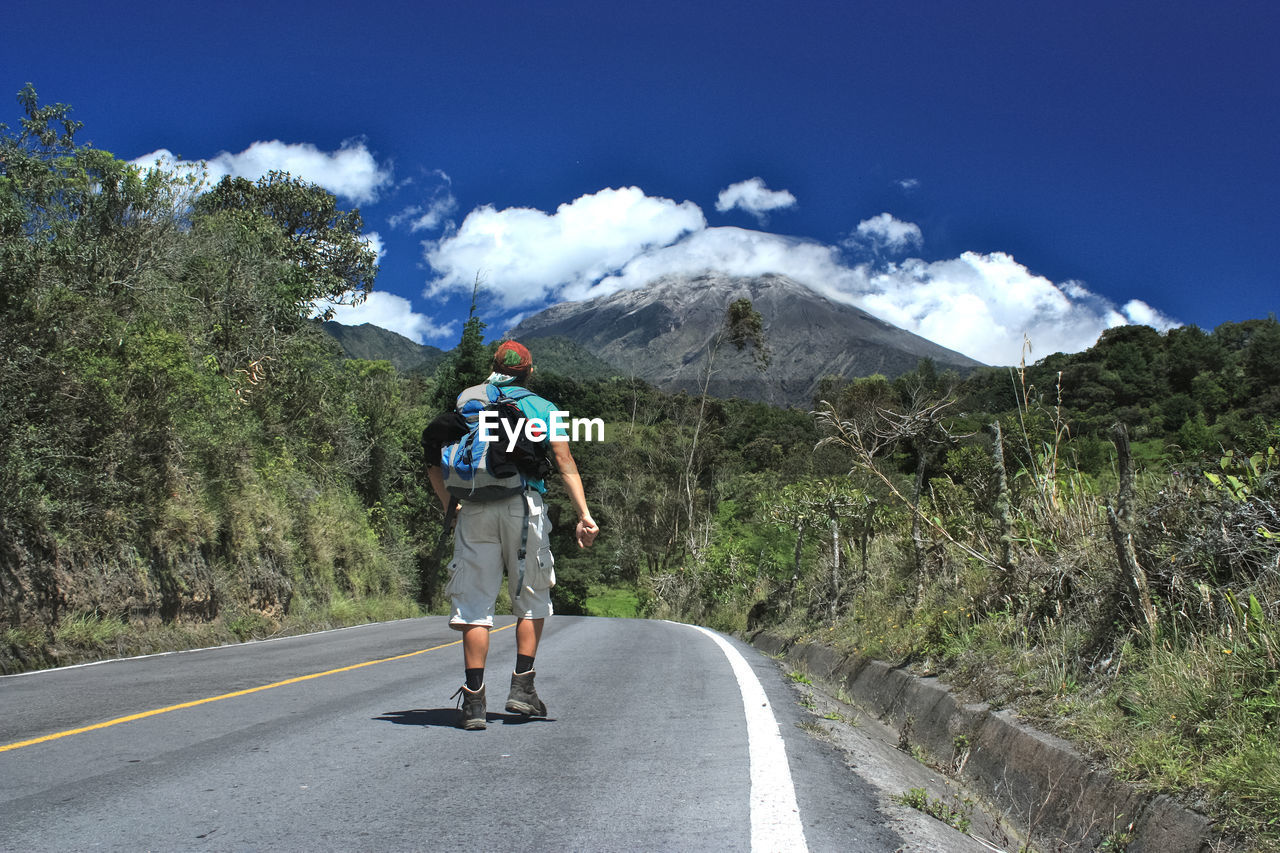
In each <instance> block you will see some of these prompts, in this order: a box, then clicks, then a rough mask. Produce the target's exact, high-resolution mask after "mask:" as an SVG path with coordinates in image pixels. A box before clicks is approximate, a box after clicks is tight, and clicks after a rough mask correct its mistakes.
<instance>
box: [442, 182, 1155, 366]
mask: <svg viewBox="0 0 1280 853" xmlns="http://www.w3.org/2000/svg"><path fill="white" fill-rule="evenodd" d="M868 223H870V224H868ZM863 225H865V226H866V228H865V229H861V230H863V231H864V233H866V234H868V235H872V236H876V237H878V238H879V239H882V240H891V239H896V241H897V242H898V243H899V244H901V245H904V246H905V245H912V244H914V245H918V244H919V237H918V236H917V235H918V231H919V229H918V228H916V227H915V226H913V225H912V224H911V223H903V222H899V221H898V220H894V219H893V218H892V217H889V216H888V215H887V214H884V215H881V216H879V217H874V218H872V219H869V220H866V222H864V223H863ZM426 245H427V249H428V251H427V260H428V261H429V262H430V263H431V265H432V266H433V267H434V268H435V270H436V271H437V272H438V273H439V276H440V277H439V278H437V279H435V280H434V281H432V282H431V283H430V285H429V287H428V292H429V293H439V292H443V291H446V290H464V291H469V290H470V288H471V286H472V283H473V281H474V279H475V276H476V274H477V273H480V274H481V276H482V280H483V282H484V286H485V287H486V289H488V290H490V291H492V292H493V293H494V294H495V295H496V296H497V298H498V300H499V302H501V303H502V305H503V306H504V307H508V308H516V307H520V308H535V309H536V308H538V307H541V306H542V305H543V304H545V303H547V302H549V301H562V300H566V299H589V298H592V297H595V296H602V295H606V294H610V293H614V292H617V291H619V290H627V289H634V288H639V287H643V286H644V285H645V284H647V283H649V282H651V281H653V280H654V279H656V278H659V277H661V276H664V275H689V276H692V275H696V274H698V273H702V272H706V271H709V270H714V271H719V272H723V273H726V274H728V275H739V276H757V275H763V274H765V273H779V274H782V275H786V276H788V277H790V278H792V279H795V280H796V281H798V282H800V283H801V284H804V285H807V286H808V287H810V288H812V289H813V290H815V291H816V292H818V293H820V294H822V295H824V296H826V297H828V298H830V299H832V300H835V301H839V302H843V303H846V304H850V305H856V306H858V307H860V308H862V309H863V310H865V311H868V312H869V313H871V314H873V315H875V316H877V317H880V318H881V319H883V320H885V321H886V322H889V323H892V324H894V325H896V326H899V327H901V328H904V329H906V330H908V331H911V332H915V333H916V334H918V335H921V336H923V337H925V338H928V339H930V340H932V341H935V342H937V343H939V344H941V345H943V346H946V347H949V348H951V349H954V350H957V351H958V352H962V353H964V354H966V355H969V356H971V357H973V358H976V359H978V360H979V361H984V362H987V363H989V364H1015V363H1016V362H1017V361H1018V358H1019V356H1020V354H1021V347H1022V340H1023V335H1024V334H1025V335H1027V336H1029V337H1030V338H1031V341H1032V344H1033V345H1034V346H1035V351H1036V352H1037V353H1051V352H1056V351H1064V352H1077V351H1079V350H1082V349H1085V348H1087V347H1089V346H1091V345H1092V344H1093V343H1094V342H1095V341H1096V340H1097V338H1098V335H1100V334H1101V333H1102V332H1103V331H1104V330H1106V329H1108V328H1110V327H1112V326H1116V325H1122V324H1125V323H1130V322H1134V323H1146V324H1149V325H1153V326H1155V327H1156V328H1158V329H1165V328H1169V327H1170V326H1172V325H1175V322H1174V321H1173V320H1171V319H1170V318H1168V317H1166V316H1164V315H1163V314H1161V313H1160V312H1159V311H1157V310H1155V309H1153V308H1151V307H1150V306H1148V305H1147V304H1146V303H1143V302H1140V301H1137V300H1133V301H1130V302H1128V303H1126V304H1125V305H1124V306H1123V308H1117V307H1116V306H1115V305H1114V304H1113V303H1112V302H1111V301H1109V300H1108V299H1106V298H1105V297H1103V296H1100V295H1098V294H1095V293H1093V292H1092V291H1090V290H1089V289H1088V287H1086V286H1085V285H1084V284H1082V283H1081V282H1078V281H1072V280H1068V281H1064V282H1062V283H1060V284H1059V283H1054V282H1053V281H1051V280H1049V279H1047V278H1045V277H1043V276H1040V275H1036V274H1035V273H1033V272H1031V271H1030V270H1028V269H1027V268H1026V267H1025V266H1024V265H1022V264H1020V263H1019V262H1018V261H1016V260H1015V259H1014V258H1013V257H1012V256H1010V255H1008V254H1005V253H1002V252H993V253H990V254H980V253H976V252H965V253H963V254H961V255H960V256H959V257H957V258H951V259H944V260H938V261H925V260H921V259H919V258H909V259H906V260H902V261H899V262H897V263H889V264H885V265H883V266H874V265H872V264H870V263H861V264H850V263H849V262H848V261H847V260H846V259H845V257H844V255H843V254H842V252H841V248H840V247H839V246H830V245H826V244H823V243H818V242H815V241H812V240H799V239H795V238H790V237H782V236H779V235H776V234H770V233H767V232H763V231H756V230H751V229H746V228H729V227H724V228H708V227H706V224H705V219H703V217H702V213H701V211H700V210H699V209H698V208H697V206H696V205H693V204H691V203H689V202H685V203H683V204H676V203H675V202H672V201H671V200H669V199H661V198H649V197H646V196H644V194H643V193H641V191H640V190H638V189H635V188H630V189H627V190H603V191H601V192H599V193H596V194H595V195H591V196H583V197H582V198H580V199H578V200H577V201H575V202H573V203H572V204H569V205H562V206H561V207H560V208H559V209H558V210H557V211H556V213H555V214H546V213H543V212H541V211H537V210H529V209H510V210H503V211H498V210H495V209H493V208H491V207H483V208H478V209H477V210H474V211H472V213H471V214H470V215H469V216H468V217H467V218H466V220H465V221H464V222H463V224H462V227H461V228H460V229H459V230H458V232H457V233H456V234H454V235H452V236H450V237H447V238H444V239H442V240H439V241H435V242H431V243H428V244H426Z"/></svg>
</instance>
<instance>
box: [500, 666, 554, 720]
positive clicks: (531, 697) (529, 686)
mask: <svg viewBox="0 0 1280 853" xmlns="http://www.w3.org/2000/svg"><path fill="white" fill-rule="evenodd" d="M533 674H534V673H533V670H529V671H528V672H519V673H517V672H513V673H511V692H510V693H509V694H507V710H508V711H510V712H511V713H513V714H524V715H525V716H526V717H545V716H546V715H547V706H546V705H544V704H543V703H542V700H541V699H539V698H538V691H537V690H535V689H533Z"/></svg>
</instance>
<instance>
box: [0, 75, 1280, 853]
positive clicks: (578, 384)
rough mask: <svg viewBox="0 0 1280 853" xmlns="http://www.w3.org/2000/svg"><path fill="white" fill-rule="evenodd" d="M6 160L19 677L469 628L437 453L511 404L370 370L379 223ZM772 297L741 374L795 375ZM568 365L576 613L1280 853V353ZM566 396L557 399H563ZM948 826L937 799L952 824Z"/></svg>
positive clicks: (483, 356)
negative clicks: (853, 662)
mask: <svg viewBox="0 0 1280 853" xmlns="http://www.w3.org/2000/svg"><path fill="white" fill-rule="evenodd" d="M19 100H20V103H21V104H22V106H23V108H24V110H25V116H24V117H23V118H22V119H21V121H20V124H19V126H18V127H17V128H14V129H7V128H6V129H4V130H3V133H2V134H0V137H2V138H0V671H6V672H11V671H16V670H20V669H27V668H35V667H42V666H49V665H55V664H60V663H70V662H74V661H79V660H86V659H92V658H100V657H104V656H114V655H119V654H129V653H139V652H148V651H159V650H164V649H173V648H185V647H191V646H196V645H206V644H209V643H217V642H234V641H238V640H246V639H251V638H258V637H265V636H271V635H276V634H280V633H285V632H292V631H302V630H310V629H315V628H327V627H337V626H340V625H347V624H355V623H357V622H361V621H370V620H385V619H393V618H402V617H405V616H412V615H416V614H420V613H424V612H442V608H443V606H444V602H443V598H442V590H443V580H444V573H445V568H444V563H445V556H444V554H443V553H442V549H441V548H440V547H439V543H440V534H441V532H442V531H441V517H440V516H441V514H440V512H439V508H438V506H437V503H436V501H435V499H434V497H433V496H432V495H431V493H430V488H429V486H428V485H427V481H426V478H425V476H424V473H423V459H422V454H421V449H420V435H421V431H422V428H423V427H424V426H425V425H426V423H427V422H428V421H429V420H430V419H431V418H432V417H433V416H434V415H435V414H436V413H437V412H438V411H440V409H441V408H443V407H444V406H446V405H447V404H448V401H449V400H450V399H451V398H452V396H453V394H455V393H456V391H457V390H458V389H459V388H461V387H463V386H464V385H466V384H469V383H472V382H475V381H479V379H481V378H482V377H483V376H484V375H485V373H487V370H486V365H487V361H488V357H489V353H490V352H491V346H492V344H488V345H487V344H485V343H484V330H485V329H484V324H483V323H482V322H481V321H480V320H479V318H478V312H477V311H476V310H473V312H472V316H471V317H470V319H469V320H468V322H467V323H466V326H465V328H464V330H463V334H462V338H461V340H460V342H459V345H458V346H457V347H456V348H455V349H454V350H453V351H452V352H451V353H449V355H448V357H447V358H446V360H445V361H444V363H443V364H441V365H440V366H439V367H438V368H437V369H436V370H435V372H434V373H432V374H430V375H424V374H413V375H402V374H399V373H398V372H397V371H396V370H395V369H394V368H393V367H392V366H391V364H390V363H389V362H386V361H369V360H357V359H344V358H342V357H341V355H340V351H339V350H338V348H337V347H336V345H335V344H334V343H333V341H332V340H331V339H330V338H328V337H327V336H326V335H325V334H324V332H323V331H322V329H321V327H320V324H319V322H317V319H318V318H317V316H316V309H315V305H316V304H318V303H322V302H324V301H326V300H327V301H338V300H347V301H351V300H358V299H360V298H362V296H363V295H364V294H365V293H366V292H367V291H368V289H369V288H370V287H371V286H372V282H373V280H374V277H375V275H376V271H377V268H376V257H375V256H374V253H373V252H372V251H371V250H370V249H369V247H368V245H367V244H366V243H365V242H364V241H363V239H362V238H361V229H362V223H361V221H360V217H359V213H358V212H355V211H343V210H340V209H339V208H338V207H337V206H336V203H335V200H334V198H333V197H332V196H331V195H329V194H328V193H326V192H325V191H324V190H322V189H321V188H319V187H316V186H313V185H309V184H306V183H304V182H300V181H298V180H296V179H294V178H292V177H290V176H288V175H283V174H272V175H269V176H267V177H265V178H263V179H262V180H260V181H257V182H248V181H244V180H242V179H234V178H229V179H224V180H223V181H222V182H221V183H219V184H218V185H217V186H216V187H214V188H213V189H212V190H210V191H208V192H201V191H200V187H199V186H198V184H197V182H196V181H195V180H194V179H193V178H191V177H189V176H186V177H184V176H182V175H173V174H165V173H162V172H150V173H147V174H139V173H138V172H137V171H136V170H134V169H132V168H131V167H129V166H128V165H127V164H124V163H122V162H120V161H118V160H116V159H115V158H113V157H112V156H111V155H110V154H109V153H107V152H104V151H100V150H96V149H93V148H91V147H87V146H83V145H80V144H79V143H77V142H76V139H75V134H76V131H77V130H78V126H77V125H76V124H75V122H74V121H73V120H72V119H71V115H70V111H69V109H68V108H67V107H65V106H63V105H52V106H41V105H40V104H39V102H38V101H37V100H36V97H35V93H34V91H32V90H30V89H29V88H28V89H27V90H24V92H23V93H22V94H21V96H20V98H19ZM770 346H771V342H770V341H768V340H767V339H766V338H765V335H764V330H763V327H762V325H761V324H760V322H759V317H758V315H756V314H755V312H754V311H753V310H752V309H751V306H750V304H749V303H748V304H745V305H743V304H739V303H735V305H734V306H731V309H730V310H729V311H728V312H727V314H726V318H725V325H724V327H723V329H722V330H721V333H720V334H719V335H718V336H717V337H716V338H715V341H714V343H713V345H712V347H711V348H710V350H709V352H708V353H707V355H706V359H705V366H704V370H705V374H704V379H705V381H704V382H703V387H704V388H705V387H709V386H710V384H711V380H712V378H713V376H714V374H715V371H716V365H717V364H718V363H723V359H724V358H726V357H728V356H729V354H730V353H733V354H734V357H742V356H743V355H748V354H749V355H750V357H752V358H753V359H755V361H756V363H757V364H765V363H767V360H768V357H769V349H770ZM552 347H553V353H552V356H553V357H550V358H549V359H548V360H547V361H546V362H542V361H540V359H539V351H538V349H537V346H536V343H535V345H534V346H533V350H534V357H535V362H537V363H539V365H540V369H539V371H538V372H537V373H535V378H534V383H533V387H534V389H535V390H537V391H538V392H539V393H541V394H543V395H544V396H546V397H547V398H549V399H551V400H553V401H554V402H556V403H557V404H558V405H559V406H560V407H561V408H562V409H567V410H568V411H570V412H571V413H573V414H574V415H581V416H587V417H600V418H603V419H604V420H605V421H606V424H607V428H606V440H605V441H604V442H601V443H582V444H579V445H577V446H575V448H574V454H575V456H576V457H577V459H578V464H579V467H580V469H581V471H582V473H583V476H584V478H585V481H586V488H587V495H588V499H589V501H590V503H591V506H592V510H593V513H594V515H595V516H596V518H597V520H598V521H599V522H600V523H601V525H602V529H603V531H604V532H603V535H602V537H601V540H600V541H599V543H598V544H597V546H596V547H595V548H592V549H589V550H579V549H577V548H576V547H574V545H573V543H572V540H571V538H570V536H571V533H570V531H571V529H572V524H571V523H569V522H570V521H571V518H570V515H569V514H570V512H571V510H570V508H569V506H568V504H567V502H566V501H565V500H564V496H563V495H562V494H560V493H559V492H557V490H556V489H555V488H554V487H553V490H552V495H551V512H552V516H553V519H555V518H559V519H560V523H558V524H557V530H556V533H555V534H554V535H555V537H556V539H555V540H554V548H555V552H556V559H557V563H556V572H557V576H558V578H559V581H560V582H559V584H558V587H557V592H556V607H557V611H558V612H561V613H593V614H596V615H607V616H631V615H642V616H654V617H662V618H672V619H682V620H688V621H694V622H699V623H702V624H707V625H711V626H713V627H716V628H719V629H721V630H725V631H734V632H743V631H748V630H758V629H762V628H770V629H771V630H774V631H777V632H781V633H784V634H788V635H790V636H794V637H806V638H809V639H816V640H820V641H822V642H825V643H829V644H831V645H833V646H836V647H838V648H840V649H842V650H846V651H850V652H856V653H857V654H861V655H866V656H870V657H876V658H880V659H884V660H889V661H892V662H894V663H901V664H905V665H909V666H912V667H914V668H916V669H917V670H919V671H922V672H931V673H937V674H940V675H942V676H943V677H944V678H945V679H946V680H948V681H949V682H951V683H953V684H955V685H957V686H958V687H960V688H961V689H963V690H965V691H967V692H969V693H970V694H972V695H973V696H974V697H980V698H982V699H984V700H986V701H988V702H991V703H993V704H995V705H998V706H1008V707H1016V708H1017V709H1019V711H1020V712H1021V713H1023V714H1025V715H1027V716H1029V717H1031V718H1032V719H1034V720H1036V721H1037V722H1038V724H1040V725H1041V726H1043V727H1045V728H1048V729H1050V730H1053V731H1055V732H1057V733H1059V734H1062V735H1064V736H1066V737H1068V738H1070V739H1072V740H1073V741H1074V742H1076V743H1077V744H1078V745H1079V746H1080V747H1081V748H1082V749H1083V750H1085V751H1086V752H1088V753H1089V754H1091V755H1093V756H1095V757H1096V758H1097V759H1098V760H1099V761H1102V762H1105V763H1107V764H1109V765H1110V766H1112V767H1114V768H1116V769H1117V770H1118V771H1119V772H1120V773H1121V774H1123V775H1124V776H1126V777H1127V778H1129V779H1131V780H1133V781H1135V782H1137V783H1139V784H1142V785H1145V786H1149V787H1150V788H1153V789H1156V790H1161V791H1169V792H1173V793H1176V794H1178V795H1179V796H1180V797H1182V798H1183V799H1184V800H1185V801H1188V802H1190V803H1191V804H1193V805H1197V806H1199V807H1201V808H1203V809H1205V810H1207V811H1208V812H1210V813H1211V814H1212V815H1214V817H1215V818H1216V819H1218V820H1219V821H1220V824H1221V826H1222V827H1223V828H1224V829H1225V830H1226V831H1228V832H1230V833H1233V834H1235V835H1236V836H1238V837H1240V838H1242V839H1245V840H1246V841H1247V842H1248V843H1250V844H1253V845H1255V846H1257V847H1259V848H1260V849H1264V850H1280V458H1277V448H1280V426H1278V425H1280V381H1277V379H1280V324H1277V322H1276V320H1275V319H1274V318H1268V319H1265V320H1247V321H1244V322H1241V323H1227V324H1224V325H1222V326H1220V327H1218V328H1217V329H1214V330H1212V331H1210V332H1206V331H1202V330H1200V329H1197V328H1195V327H1185V328H1181V329H1176V330H1173V331H1170V332H1168V333H1167V334H1164V335H1161V334H1158V333H1156V332H1155V331H1153V330H1151V329H1147V328H1144V327H1120V328H1116V329H1112V330H1109V331H1108V332H1106V333H1105V334H1104V335H1103V336H1102V337H1101V339H1100V340H1099V341H1098V343H1097V344H1096V345H1095V346H1094V347H1092V348H1091V349H1089V350H1088V351H1086V352H1083V353H1078V354H1072V355H1063V354H1051V355H1048V356H1047V357H1044V358H1041V359H1040V360H1038V361H1035V360H1032V359H1031V355H1030V353H1028V358H1027V363H1024V364H1023V365H1020V366H1018V367H1015V368H1013V369H1008V368H1005V369H995V368H992V369H984V370H980V371H978V372H976V373H974V374H972V375H970V376H967V377H963V378H961V377H958V376H954V375H946V374H944V375H939V374H937V373H936V371H935V370H934V369H933V366H932V365H931V364H930V363H929V362H922V363H921V365H920V366H919V367H918V368H917V369H916V370H915V371H913V372H912V373H909V374H907V375H904V376H900V377H896V378H894V379H888V378H885V377H880V376H874V377H858V378H845V377H830V378H828V379H826V380H824V381H823V383H822V385H821V387H820V388H819V390H818V393H817V394H816V395H815V399H814V403H813V409H814V412H813V413H810V412H806V411H794V410H783V409H778V408H773V407H770V406H767V405H764V404H759V403H750V402H744V401H741V400H719V399H713V398H710V397H708V396H707V395H706V394H705V393H704V394H696V393H695V394H688V393H681V394H675V395H672V394H665V393H662V392H659V391H657V390H655V389H654V388H652V387H650V386H648V385H646V384H645V383H643V382H639V381H637V380H634V379H628V378H625V377H619V376H612V377H611V376H607V375H605V374H606V373H607V371H606V370H605V369H604V368H602V366H601V365H599V364H597V363H594V362H593V363H592V364H591V365H590V366H589V369H588V371H587V372H586V373H584V374H583V375H575V372H574V370H573V360H574V358H575V355H574V351H573V349H572V347H568V346H566V345H565V344H564V343H563V342H556V343H554V344H553V345H552ZM541 368H555V369H541ZM924 805H928V804H924Z"/></svg>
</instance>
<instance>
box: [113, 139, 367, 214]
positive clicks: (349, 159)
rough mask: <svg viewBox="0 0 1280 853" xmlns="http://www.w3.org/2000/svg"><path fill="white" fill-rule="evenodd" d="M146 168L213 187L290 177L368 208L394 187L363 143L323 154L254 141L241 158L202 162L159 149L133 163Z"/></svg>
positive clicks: (347, 144) (311, 148)
mask: <svg viewBox="0 0 1280 853" xmlns="http://www.w3.org/2000/svg"><path fill="white" fill-rule="evenodd" d="M131 162H132V164H133V165H135V166H138V167H139V168H142V169H148V168H152V167H155V166H160V167H161V168H166V169H170V170H173V171H178V172H181V173H186V174H194V175H199V174H200V172H201V171H204V172H205V173H206V174H207V182H208V184H209V185H213V184H216V183H217V182H218V181H220V180H222V178H223V177H224V176H226V175H232V176H234V177H238V178H247V179H249V180H257V179H258V178H260V177H262V176H263V175H265V174H267V173H268V172H271V171H281V172H288V173H289V174H290V175H292V176H293V177H295V178H301V179H302V180H305V181H310V182H311V183H313V184H319V185H320V186H322V187H324V188H325V189H327V190H329V191H330V192H331V193H333V194H334V195H337V196H341V197H343V198H345V199H347V200H349V201H352V202H355V203H356V204H368V203H371V202H374V201H376V200H377V198H378V191H379V190H380V189H382V188H383V187H384V186H386V185H387V184H389V183H390V182H391V172H390V170H389V169H386V168H383V167H382V166H379V165H378V162H377V160H376V159H375V158H374V156H373V154H372V153H370V151H369V149H368V148H366V147H365V145H364V143H363V142H358V141H356V142H345V143H343V145H342V147H341V148H339V149H338V150H337V151H332V152H326V151H321V150H320V149H319V148H317V147H316V146H314V145H312V144H311V143H309V142H302V143H295V144H289V143H285V142H281V141H279V140H278V139H273V140H271V141H269V142H255V143H253V144H252V145H250V146H249V147H248V148H246V149H245V150H244V151H241V152H240V153H239V154H231V153H229V152H226V151H222V152H220V153H218V154H217V155H216V156H214V157H212V158H210V159H208V160H204V161H199V160H182V159H179V158H178V157H176V156H174V154H173V152H171V151H169V150H168V149H166V148H161V149H159V150H157V151H153V152H151V153H150V154H146V155H144V156H142V157H139V158H137V159H136V160H132V161H131Z"/></svg>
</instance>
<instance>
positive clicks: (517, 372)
mask: <svg viewBox="0 0 1280 853" xmlns="http://www.w3.org/2000/svg"><path fill="white" fill-rule="evenodd" d="M532 370H533V356H532V355H530V354H529V350H528V349H526V348H525V347H524V345H523V344H520V343H518V342H516V341H503V342H502V343H501V344H499V346H498V350H497V352H495V353H494V354H493V372H494V373H502V374H504V375H506V376H514V377H515V378H516V379H519V380H525V379H528V378H529V373H530V371H532Z"/></svg>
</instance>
